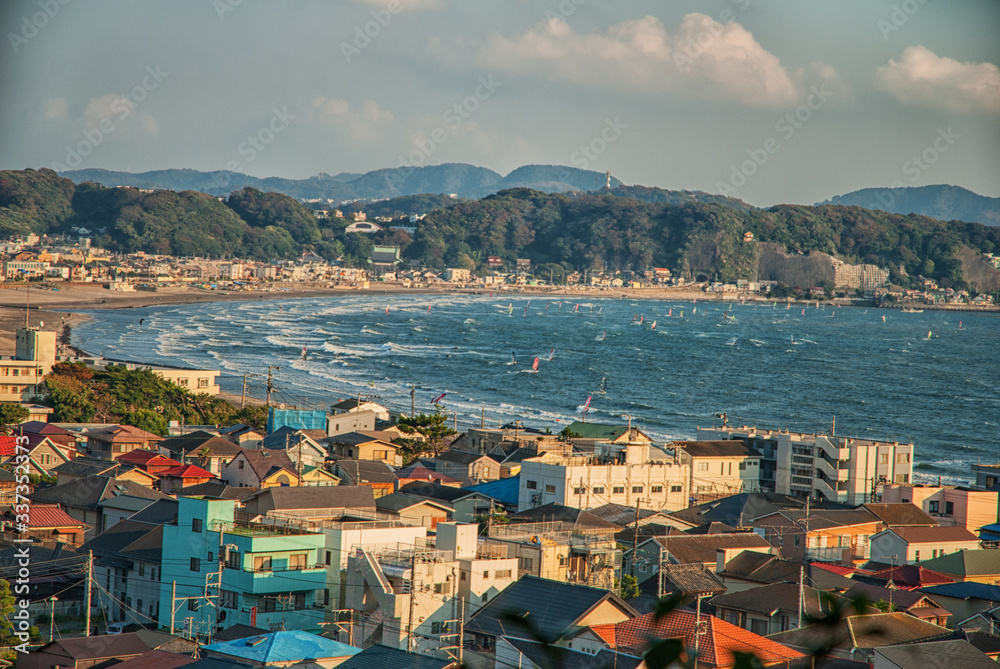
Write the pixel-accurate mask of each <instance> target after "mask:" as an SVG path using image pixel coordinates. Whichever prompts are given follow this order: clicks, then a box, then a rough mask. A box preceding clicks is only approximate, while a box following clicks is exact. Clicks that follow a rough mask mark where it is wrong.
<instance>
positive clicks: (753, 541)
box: [651, 532, 770, 564]
mask: <svg viewBox="0 0 1000 669" xmlns="http://www.w3.org/2000/svg"><path fill="white" fill-rule="evenodd" d="M651 541H654V542H656V543H658V544H659V545H660V546H662V547H664V548H666V550H667V552H668V553H669V554H670V557H672V558H673V559H674V560H676V561H677V562H680V563H692V562H703V563H705V564H709V563H714V562H715V559H716V551H717V550H718V549H720V548H749V549H753V548H762V549H768V548H770V544H768V543H767V541H766V540H765V539H764V538H763V537H762V536H760V535H759V534H757V533H755V532H741V533H739V534H674V535H669V536H665V537H653V539H651Z"/></svg>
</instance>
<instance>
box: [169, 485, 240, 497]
mask: <svg viewBox="0 0 1000 669" xmlns="http://www.w3.org/2000/svg"><path fill="white" fill-rule="evenodd" d="M257 490H258V489H257V488H238V487H236V486H231V485H226V484H225V483H222V482H221V481H205V482H204V483H197V484H195V485H189V486H187V487H186V488H181V489H180V490H175V491H174V492H175V493H176V494H177V496H178V497H209V498H211V499H243V498H244V497H247V496H249V495H252V494H253V493H255V492H257Z"/></svg>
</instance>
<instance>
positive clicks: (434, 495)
mask: <svg viewBox="0 0 1000 669" xmlns="http://www.w3.org/2000/svg"><path fill="white" fill-rule="evenodd" d="M399 492H401V493H406V494H408V495H416V496H417V497H426V498H427V499H433V500H436V501H438V502H442V503H444V504H446V505H448V506H450V507H451V508H452V509H453V511H452V519H453V520H454V521H455V522H458V523H474V522H476V519H477V518H478V517H479V516H484V515H487V514H489V513H490V511H491V510H492V509H493V505H494V503H495V500H494V499H493V498H491V497H489V496H488V495H484V494H483V493H481V492H476V491H474V490H469V489H468V488H454V487H452V486H447V485H438V484H435V483H416V482H414V483H407V484H406V485H405V486H402V487H401V488H400V489H399Z"/></svg>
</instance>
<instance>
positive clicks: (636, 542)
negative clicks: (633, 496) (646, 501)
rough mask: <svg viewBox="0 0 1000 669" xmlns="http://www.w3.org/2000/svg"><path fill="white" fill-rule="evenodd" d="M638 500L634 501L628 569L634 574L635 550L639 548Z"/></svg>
mask: <svg viewBox="0 0 1000 669" xmlns="http://www.w3.org/2000/svg"><path fill="white" fill-rule="evenodd" d="M639 501H640V500H636V501H635V531H634V532H633V533H632V563H631V565H630V569H629V575H630V576H635V552H636V549H637V548H639Z"/></svg>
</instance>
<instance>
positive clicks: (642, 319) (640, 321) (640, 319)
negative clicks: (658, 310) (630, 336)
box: [639, 316, 646, 325]
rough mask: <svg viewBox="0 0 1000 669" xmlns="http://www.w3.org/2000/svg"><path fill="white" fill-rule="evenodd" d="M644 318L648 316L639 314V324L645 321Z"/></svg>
mask: <svg viewBox="0 0 1000 669" xmlns="http://www.w3.org/2000/svg"><path fill="white" fill-rule="evenodd" d="M644 320H646V317H645V316H639V325H642V322H643V321H644Z"/></svg>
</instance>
